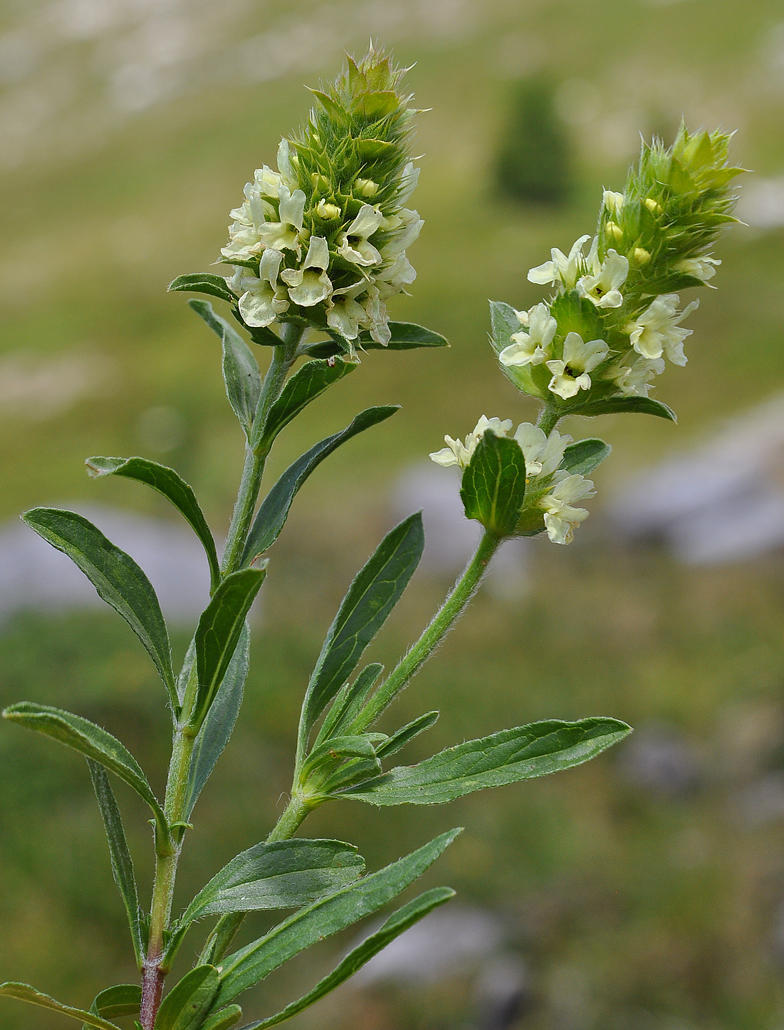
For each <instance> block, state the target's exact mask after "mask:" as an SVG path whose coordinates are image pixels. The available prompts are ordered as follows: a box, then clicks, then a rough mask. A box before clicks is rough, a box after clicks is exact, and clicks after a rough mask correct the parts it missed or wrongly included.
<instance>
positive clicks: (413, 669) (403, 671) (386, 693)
mask: <svg viewBox="0 0 784 1030" xmlns="http://www.w3.org/2000/svg"><path fill="white" fill-rule="evenodd" d="M500 544H501V540H500V539H499V538H498V537H496V536H493V535H492V534H491V533H488V532H485V533H484V535H483V536H482V539H481V540H480V541H479V546H478V547H477V549H476V553H475V554H474V556H473V558H472V559H471V560H470V561H469V563H468V565H466V567H465V571H464V572H463V574H462V576H460V578H459V579H458V580H457V582H456V583H455V585H454V587H453V588H452V590H451V592H450V593H449V595H448V596H447V598H446V600H445V601H444V603H443V604H442V606H441V607H440V608H439V610H438V612H436V614H435V616H434V617H433V619H432V621H431V622H430V624H429V625H428V626H427V628H426V629H425V631H424V632H423V633H422V636H421V637H420V638H419V640H417V642H416V643H415V644H414V645H413V647H412V648H411V649H410V650H409V651H408V653H407V654H406V656H405V657H404V658H403V660H402V661H401V662H399V663H398V665H397V667H396V668H395V669H393V670H392V672H391V673H390V674H389V676H388V677H387V678H386V680H385V681H384V682H383V683H382V684H381V686H380V687H379V688H378V690H377V691H376V693H375V694H374V695H373V697H372V698H371V699H370V701H369V702H368V704H367V705H366V706H365V708H364V710H363V712H362V716H361V723H362V724H361V726H359V727H358V726H356V724H355V727H354V728H353V729H352V732H354V731H361V730H362V729H365V728H366V727H368V726H370V725H372V724H373V723H374V722H375V721H376V719H378V717H379V716H380V715H381V713H382V712H383V711H384V710H385V709H386V708H387V707H388V706H389V705H390V704H391V702H392V701H393V700H394V699H395V697H397V695H398V694H399V693H400V691H401V690H402V689H403V688H404V687H405V686H406V685H407V684H408V682H409V680H411V678H412V677H413V676H415V675H416V673H417V672H418V671H419V670H420V669H421V667H422V666H423V665H424V664H425V662H426V661H427V660H428V658H429V657H430V656H431V654H433V652H434V651H435V650H436V648H437V647H438V646H439V644H440V643H441V641H442V640H443V639H444V637H445V636H446V635H447V633H448V632H449V631H450V629H451V628H452V627H453V626H454V624H455V623H456V622H457V620H458V619H459V618H460V616H461V615H462V614H463V612H464V611H465V609H466V608H467V606H468V603H469V601H470V600H471V598H472V597H473V596H474V594H475V593H476V591H477V589H478V588H479V584H480V583H481V581H482V577H483V576H484V574H485V572H486V571H487V566H488V565H489V564H490V559H491V558H492V557H493V555H494V554H495V552H496V551H497V550H498V547H499V546H500ZM284 815H285V813H284Z"/></svg>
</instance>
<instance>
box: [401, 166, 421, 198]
mask: <svg viewBox="0 0 784 1030" xmlns="http://www.w3.org/2000/svg"><path fill="white" fill-rule="evenodd" d="M417 182H419V169H418V168H414V162H413V161H409V162H408V163H407V164H406V166H405V168H404V169H403V172H402V174H401V176H400V186H399V187H398V193H397V202H398V204H405V202H406V201H407V200H408V198H409V197H410V196H411V194H412V193H413V192H414V189H415V187H416V184H417Z"/></svg>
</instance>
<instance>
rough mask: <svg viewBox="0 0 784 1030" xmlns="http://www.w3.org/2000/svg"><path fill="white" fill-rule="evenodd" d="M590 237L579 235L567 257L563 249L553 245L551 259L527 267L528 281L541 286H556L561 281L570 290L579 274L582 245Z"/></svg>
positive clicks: (582, 258)
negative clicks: (532, 266) (534, 266)
mask: <svg viewBox="0 0 784 1030" xmlns="http://www.w3.org/2000/svg"><path fill="white" fill-rule="evenodd" d="M590 238H591V237H590V236H581V237H580V239H579V240H576V241H575V242H574V244H573V245H572V249H571V250H570V251H569V256H568V257H567V256H566V254H564V253H563V251H560V250H558V248H557V247H553V249H552V250H551V251H550V255H551V257H552V260H551V261H545V262H544V264H542V265H537V266H536V268H531V269H529V272H528V281H529V282H531V283H539V284H540V285H541V286H546V285H547V284H548V283H549V284H551V285H553V286H556V285H557V284H558V283H559V282H561V283H563V284H564V286H565V287H566V288H567V289H568V290H571V289H572V288H573V287H574V284H575V282H576V281H577V277H578V275H579V274H580V265H581V264H582V262H583V261H584V257H583V247H584V246H585V244H586V242H587V241H588V240H590Z"/></svg>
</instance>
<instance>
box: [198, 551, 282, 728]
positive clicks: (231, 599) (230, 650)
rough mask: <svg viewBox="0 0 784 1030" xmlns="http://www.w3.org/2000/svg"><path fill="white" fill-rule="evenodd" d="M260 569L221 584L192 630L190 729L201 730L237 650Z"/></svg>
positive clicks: (261, 576) (237, 574)
mask: <svg viewBox="0 0 784 1030" xmlns="http://www.w3.org/2000/svg"><path fill="white" fill-rule="evenodd" d="M264 576H265V572H264V570H263V569H241V570H240V571H239V572H233V573H232V574H231V575H230V576H227V577H226V579H224V580H223V582H222V583H221V585H220V586H219V587H218V589H217V590H216V591H215V593H214V594H213V595H212V598H211V600H210V603H209V604H208V605H207V607H206V608H205V609H204V611H203V612H202V614H201V618H200V619H199V625H198V627H197V629H196V636H195V638H194V639H195V642H196V670H197V677H198V687H197V693H196V703H195V704H194V707H193V712H192V714H191V719H190V722H191V725H192V726H197V727H199V726H201V724H202V722H203V721H204V717H205V716H206V714H207V712H208V711H209V709H210V706H211V705H212V702H213V701H214V700H215V696H216V694H217V693H218V688H219V687H220V685H221V683H222V682H223V678H224V676H225V675H226V671H227V669H228V666H229V662H230V661H231V659H232V656H233V654H234V652H235V650H236V648H237V644H238V642H239V639H240V635H241V633H242V630H243V627H244V625H245V617H246V616H247V614H248V610H249V609H250V606H251V605H252V604H253V601H254V599H255V597H256V594H257V593H258V592H259V587H260V586H261V584H262V581H263V579H264Z"/></svg>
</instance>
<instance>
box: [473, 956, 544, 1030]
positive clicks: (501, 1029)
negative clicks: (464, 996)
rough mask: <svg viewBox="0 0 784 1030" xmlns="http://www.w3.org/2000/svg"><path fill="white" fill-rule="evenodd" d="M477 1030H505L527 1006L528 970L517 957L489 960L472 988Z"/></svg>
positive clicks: (529, 1001) (491, 958) (529, 999)
mask: <svg viewBox="0 0 784 1030" xmlns="http://www.w3.org/2000/svg"><path fill="white" fill-rule="evenodd" d="M474 995H475V999H476V1009H477V1018H476V1022H475V1024H474V1025H475V1027H476V1030H507V1027H511V1026H513V1025H514V1024H515V1023H516V1022H517V1020H518V1019H519V1017H520V1016H521V1015H522V1014H523V1012H525V1011H526V1009H527V1008H528V1007H529V1006H530V1004H531V1001H532V997H531V986H530V974H529V972H528V968H527V966H526V964H525V962H524V961H523V959H522V958H521V957H520V956H519V955H514V954H512V953H511V952H503V953H501V954H499V955H493V956H491V957H490V958H489V959H488V960H487V962H486V964H485V966H484V968H483V969H482V971H481V972H480V974H479V977H478V978H477V981H476V985H475V987H474Z"/></svg>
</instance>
